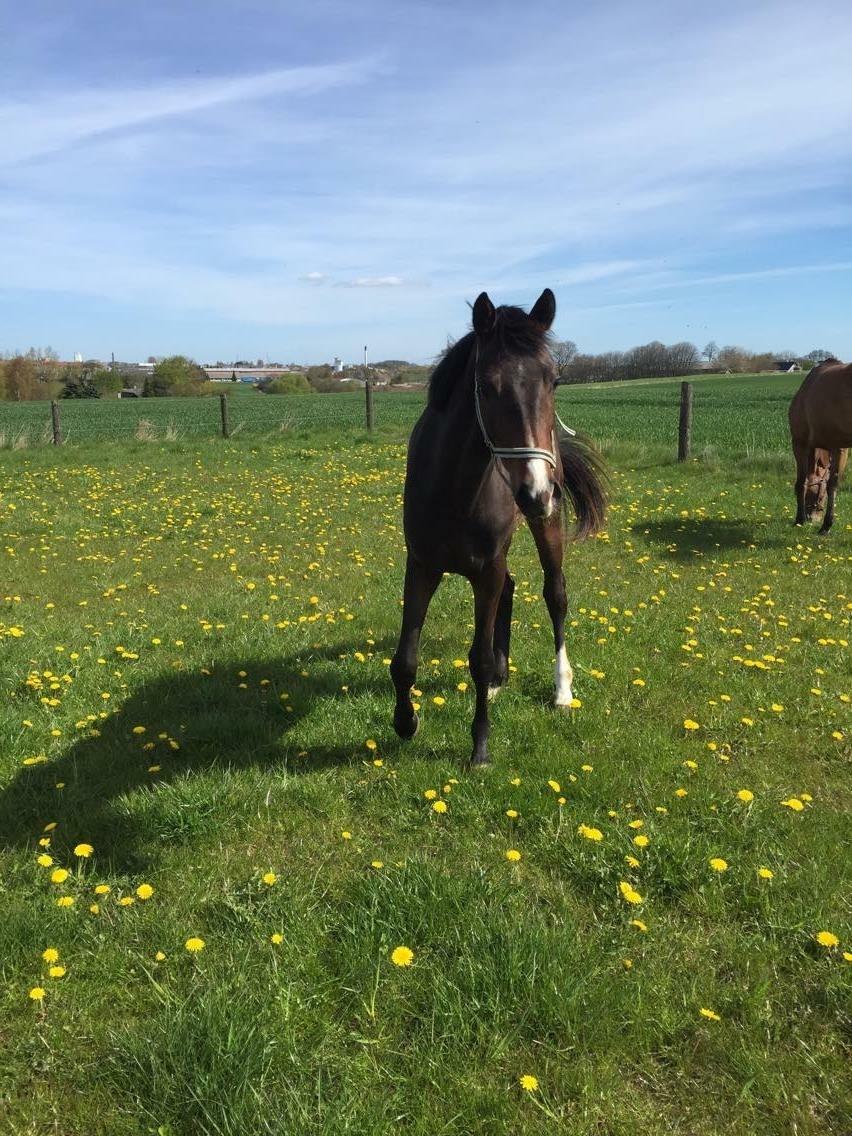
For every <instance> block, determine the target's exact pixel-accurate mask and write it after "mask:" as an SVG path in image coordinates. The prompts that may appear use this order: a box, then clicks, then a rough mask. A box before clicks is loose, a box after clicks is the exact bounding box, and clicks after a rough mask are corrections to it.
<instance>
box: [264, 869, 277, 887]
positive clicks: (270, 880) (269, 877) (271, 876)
mask: <svg viewBox="0 0 852 1136" xmlns="http://www.w3.org/2000/svg"><path fill="white" fill-rule="evenodd" d="M261 878H262V879H263V882H264V883H265V884H266V886H267V887H272V885H273V884H274V883H277V881H278V877H277V876H276V874H275V873H274V872H266V873H265V874H264V875H263V876H262V877H261Z"/></svg>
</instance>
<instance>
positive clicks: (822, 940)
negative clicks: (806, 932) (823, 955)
mask: <svg viewBox="0 0 852 1136" xmlns="http://www.w3.org/2000/svg"><path fill="white" fill-rule="evenodd" d="M814 938H815V939H816V941H817V942H818V943H819V945H820V946H821V947H829V948H831V947H836V946H837V945H838V944H839V942H840V940H839V939H838V937H837V936H836V935H835V934H834V933H833V932H832V931H818V932H817V933H816V935H815V936H814Z"/></svg>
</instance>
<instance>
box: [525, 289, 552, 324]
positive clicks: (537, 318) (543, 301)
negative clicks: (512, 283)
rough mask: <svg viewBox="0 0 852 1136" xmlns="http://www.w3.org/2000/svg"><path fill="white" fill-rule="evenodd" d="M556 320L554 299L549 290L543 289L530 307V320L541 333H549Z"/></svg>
mask: <svg viewBox="0 0 852 1136" xmlns="http://www.w3.org/2000/svg"><path fill="white" fill-rule="evenodd" d="M555 318H556V297H555V296H554V295H553V293H552V292H551V290H550V289H549V288H545V290H544V291H543V292H542V294H541V295H540V296H539V298H538V299H537V300H536V302H535V303H534V304H533V306H532V311H531V312H530V319H531V320H532V321H533V323H537V324H538V326H539V327H540V328H541V330H542V331H550V328H551V325H552V324H553V321H554V319H555Z"/></svg>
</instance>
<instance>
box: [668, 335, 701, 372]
mask: <svg viewBox="0 0 852 1136" xmlns="http://www.w3.org/2000/svg"><path fill="white" fill-rule="evenodd" d="M669 363H670V371H669V373H670V374H672V375H691V374H692V372H693V371H694V370H695V368H696V367H697V366H698V348H697V347H696V346H695V344H694V343H688V342H687V341H686V340H684V341H683V342H681V343H673V344H672V346H671V347H670V348H669Z"/></svg>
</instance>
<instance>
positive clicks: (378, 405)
mask: <svg viewBox="0 0 852 1136" xmlns="http://www.w3.org/2000/svg"><path fill="white" fill-rule="evenodd" d="M800 381H801V376H788V375H775V376H772V375H736V376H719V375H712V376H698V377H696V378H694V380H693V382H694V384H695V431H694V437H695V444H696V446H697V447H698V448H699V449H700V450H705V449H707V448H708V447H709V449H711V450H714V451H721V450H725V449H730V450H731V451H735V452H738V453H746V454H754V453H757V452H766V451H776V450H784V449H787V448H788V446H789V440H788V434H787V419H786V413H787V406H788V404H789V401H790V397H791V395H792V394H793V391H794V390H795V389H796V387H797V386H798V385H799V383H800ZM224 389H225V393H226V394H227V395H228V396H229V402H230V421H231V430H232V432H233V433H234V435H235V436H237V437H239V435H240V434H247V435H251V436H252V437H255V438H260V437H267V438H270V439H274V438H276V437H282V436H286V435H288V434H292V433H294V432H296V431H299V430H307V431H312V430H334V431H345V432H347V433H348V432H351V431H353V430H356V431H357V430H360V429H361V428H362V427H363V425H364V392H363V390H359V391H353V392H351V393H347V394H335V395H320V394H313V395H264V394H260V393H259V392H257V391H254V390H251V389H246V388H245V387H242V386H238V387H236V388H233V387H231V385H230V384H226V385H225V388H224ZM374 398H375V409H376V424H377V427H378V428H379V429H380V430H382V431H385V432H390V434H391V435H392V436H393V435H398V433H399V431H400V430H401V429H403V428H404V427H410V426H411V425H412V424H413V422H414V421H415V419H416V418H417V415H418V414H419V413H420V410H421V409H422V406H423V399H424V396H423V394H422V393H421V392H415V391H402V392H395V391H385V390H377V391H376V392H375V395H374ZM679 398H680V391H679V386H678V382H677V381H672V380H662V381H644V380H640V381H634V382H625V383H606V384H600V385H594V386H572V387H562V388H560V390H559V393H558V405H559V410H560V414H561V415H562V416H563V417H564V418H565V419H566V421H567V422H568V423H569V425H570V424H572V423H573V424H574V425H575V426H577V427H579V428H580V429H582V430H583V431H584V432H586V433H589V434H590V435H591V436H592V437H595V438H598V439H599V440H601V441H606V442H609V441H618V442H623V443H634V442H635V441H636V440H637V439H641V445H642V446H647V445H649V444H650V445H654V444H656V443H659V444H661V445H668V446H670V445H671V444H672V440H674V444H675V446H676V444H677V442H676V439H677V419H678V403H679ZM60 412H61V416H62V430H63V435H64V438H65V441H66V442H68V443H70V444H77V443H81V442H97V441H119V440H122V441H126V440H130V439H132V438H135V437H140V438H142V439H144V440H154V439H157V438H159V439H161V440H162V439H164V438H169V439H171V440H175V439H177V440H179V439H187V438H196V437H197V438H212V437H214V436H216V434H217V433H218V432H219V431H220V429H221V422H220V410H219V400H218V398H217V397H215V396H214V397H210V398H146V399H118V398H110V399H103V400H88V399H83V400H74V399H71V400H67V401H64V402H61V403H60ZM50 437H51V433H50V409H49V407H48V405H47V404H46V403H44V402H29V403H12V402H2V401H0V448H3V447H13V446H17V447H21V448H23V447H25V446H31V445H37V444H42V443H47V442H48V441H49V440H50Z"/></svg>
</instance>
